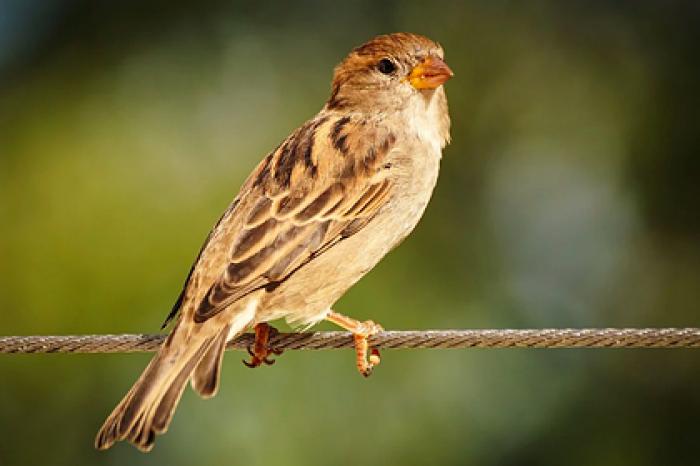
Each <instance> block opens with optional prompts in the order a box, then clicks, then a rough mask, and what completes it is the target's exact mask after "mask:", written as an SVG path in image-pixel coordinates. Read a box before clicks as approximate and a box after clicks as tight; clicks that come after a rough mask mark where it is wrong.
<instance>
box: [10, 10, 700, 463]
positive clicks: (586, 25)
mask: <svg viewBox="0 0 700 466" xmlns="http://www.w3.org/2000/svg"><path fill="white" fill-rule="evenodd" d="M261 3H262V2H260V4H259V3H258V2H223V1H209V0H200V1H198V2H184V1H183V2H173V1H167V2H166V1H139V2H137V1H124V2H104V1H97V2H95V1H87V0H85V1H77V0H76V1H58V0H51V1H49V0H32V1H30V0H9V1H8V0H2V1H0V225H2V228H1V232H0V316H1V317H2V320H1V322H2V323H1V324H0V334H4V335H22V334H66V333H120V332H154V331H157V330H158V328H159V325H160V324H161V322H162V320H163V318H164V317H165V315H166V314H167V313H168V311H169V308H170V306H171V305H172V303H173V301H174V300H175V298H176V296H177V294H178V292H179V289H180V285H181V282H182V280H183V278H184V276H185V274H186V272H187V271H188V269H189V266H190V264H191V261H192V260H193V258H194V256H195V254H196V252H197V251H198V248H199V246H200V245H201V242H202V241H203V239H204V237H205V236H206V234H207V232H208V230H209V228H210V227H211V225H212V224H213V223H214V221H215V220H216V219H217V218H218V216H219V214H220V213H221V211H222V210H223V209H224V208H225V207H226V205H227V204H228V202H229V201H230V200H231V199H232V198H233V196H234V195H235V193H236V192H237V189H238V187H239V185H240V183H241V182H242V180H243V179H244V177H245V176H246V175H247V173H248V172H249V171H250V170H251V169H252V168H253V167H254V165H255V164H256V163H257V161H258V160H259V159H260V158H261V157H262V156H263V155H264V154H265V153H267V152H268V151H269V150H270V149H272V148H273V147H275V146H276V145H277V143H279V141H280V140H281V139H283V138H284V137H285V136H286V135H287V134H288V133H289V132H290V131H291V130H292V129H294V128H295V127H296V126H297V125H299V124H301V123H302V122H303V121H304V120H306V119H307V118H309V117H311V116H312V115H314V114H315V112H316V111H318V109H319V108H320V107H321V105H322V103H323V102H324V101H325V99H326V98H327V96H328V93H329V82H330V77H331V70H332V67H333V66H334V65H335V64H336V63H337V62H338V61H339V60H341V59H342V58H343V56H344V55H345V54H346V53H347V52H348V51H349V50H350V49H351V48H352V47H353V46H355V45H358V44H360V43H362V42H364V41H365V40H367V39H369V38H370V37H372V36H374V35H376V34H379V33H385V32H392V31H413V32H419V33H423V34H426V35H428V36H430V37H431V38H433V39H435V40H438V41H440V42H441V43H442V45H443V46H444V48H445V50H446V57H447V61H448V63H449V64H450V66H451V67H452V69H453V70H454V71H455V74H456V77H455V79H453V80H452V81H450V82H449V83H448V84H447V91H448V96H449V101H450V108H451V115H452V121H453V126H452V139H453V143H452V145H450V146H449V147H448V148H447V150H446V151H445V154H444V158H443V165H442V167H443V168H442V173H441V179H440V182H439V183H438V187H437V190H436V192H435V195H434V197H433V201H432V202H431V205H430V207H429V208H428V211H427V213H426V216H425V218H424V221H423V222H422V223H421V224H420V225H419V227H418V228H417V230H416V232H415V234H414V235H413V236H412V237H411V238H410V239H409V240H408V241H407V242H406V243H404V245H402V247H400V248H399V249H398V250H397V251H395V252H394V253H392V254H391V255H390V256H389V257H388V258H387V259H386V260H384V261H383V262H382V263H381V264H380V265H379V266H378V267H377V268H376V269H375V270H374V271H373V272H372V273H371V274H369V275H368V276H367V277H366V278H365V279H364V280H362V281H361V282H360V283H359V284H358V285H357V286H356V287H355V288H353V289H352V290H351V291H350V292H349V293H348V294H347V296H345V297H344V298H343V299H342V301H341V302H340V303H339V304H338V305H337V306H336V308H337V310H339V311H341V312H344V313H347V314H350V315H352V316H354V317H356V318H360V319H365V318H372V319H375V320H377V321H379V322H381V323H382V324H384V326H385V327H387V328H390V329H411V328H481V327H490V328H499V327H500V328H506V327H515V328H520V327H559V326H570V327H579V326H581V327H583V326H586V327H603V326H637V327H643V326H700V313H698V303H700V287H699V285H700V215H699V212H700V209H699V208H698V204H699V200H700V177H699V176H700V154H699V153H698V151H699V149H700V123H699V122H700V88H699V86H698V82H700V61H699V60H698V55H697V47H698V44H700V27H698V24H700V7H699V6H698V5H699V4H698V2H691V1H688V2H665V1H661V0H659V1H635V2H632V1H620V2H605V3H604V2H588V1H569V2H556V1H551V2H542V1H535V2H514V1H486V0H484V1H474V2H464V3H461V2H441V1H433V2H430V3H428V2H419V1H408V0H404V1H387V2H381V3H379V2H372V1H364V2H353V1H348V2H343V3H330V2H328V3H326V2H311V1H308V2H296V3H292V2H279V3H273V2H265V3H264V4H261ZM319 327H320V328H332V327H331V326H319ZM281 328H284V327H281ZM242 357H243V355H242V353H233V352H231V353H229V354H228V356H227V358H226V363H225V369H224V375H223V386H222V389H221V391H220V392H219V395H218V396H217V397H216V398H214V399H213V400H210V401H207V402H204V401H202V400H200V399H199V398H197V397H196V396H195V395H194V394H193V393H192V392H191V391H190V390H188V391H187V393H186V394H185V396H184V398H183V401H182V403H181V406H180V409H179V410H178V412H177V414H176V416H175V419H174V422H173V424H172V426H171V429H170V431H169V432H168V434H167V435H166V436H164V437H161V438H160V439H159V441H158V442H157V444H156V448H155V450H154V451H153V452H152V453H150V454H149V455H142V454H140V453H139V452H137V451H136V450H135V449H133V448H131V447H130V446H127V445H124V444H120V445H118V446H117V447H115V448H113V449H112V450H110V451H108V452H96V451H94V450H93V449H92V440H93V436H94V434H95V432H96V430H97V428H98V427H99V426H100V424H101V423H102V421H103V419H104V417H105V416H106V415H107V414H108V413H109V411H110V410H111V409H112V407H113V406H114V405H115V404H116V402H117V401H118V400H119V399H120V398H121V396H122V395H123V394H124V393H125V391H126V390H127V389H128V388H129V386H130V385H131V384H132V382H133V381H134V380H135V379H136V377H137V376H138V374H139V373H140V371H141V370H142V369H143V367H144V366H145V364H146V362H147V360H148V359H149V356H148V355H79V356H78V355H76V356H70V355H47V356H20V355H14V356H0V464H1V465H3V466H5V465H15V464H51V465H78V464H113V465H122V464H134V465H137V464H173V465H185V464H201V465H220V464H247V465H267V464H285V465H287V464H289V465H297V464H298V465H328V464H338V465H355V464H366V465H387V464H401V465H414V464H415V465H424V464H455V465H535V464H537V465H561V464H567V465H655V466H656V465H661V464H663V465H688V464H692V463H696V462H697V457H696V453H697V439H698V434H700V425H699V424H698V416H700V354H698V353H697V350H696V351H691V350H669V351H665V350H582V351H574V350H556V351H554V350H471V351H387V352H385V354H384V362H383V364H382V366H381V367H379V368H378V369H377V370H376V371H375V374H374V375H373V376H372V377H371V378H370V379H369V380H364V379H363V378H362V377H360V376H359V375H358V374H357V373H356V371H355V369H354V364H353V356H352V353H351V352H349V351H334V352H318V353H316V352H314V353H312V352H289V353H287V354H285V355H284V356H283V357H281V358H280V360H279V362H278V363H277V364H276V365H275V366H274V367H272V368H263V369H258V370H255V371H251V370H249V369H247V368H245V367H243V365H242V364H241V363H240V359H241V358H242Z"/></svg>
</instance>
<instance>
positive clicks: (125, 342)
mask: <svg viewBox="0 0 700 466" xmlns="http://www.w3.org/2000/svg"><path fill="white" fill-rule="evenodd" d="M165 337H166V336H165V335H158V334H120V335H52V336H6V337H0V354H3V353H5V354H39V353H135V352H148V351H155V350H156V349H158V347H159V346H160V345H161V344H162V343H163V340H165ZM252 343H253V335H252V334H249V333H246V334H243V335H240V336H239V337H238V338H236V339H234V340H232V341H230V342H229V343H228V349H239V350H242V349H246V348H247V347H248V346H249V345H251V344H252ZM369 344H370V345H372V346H375V347H377V348H379V349H405V348H411V349H417V348H436V349H457V348H700V328H601V329H571V328H565V329H522V330H520V329H519V330H513V329H498V330H496V329H479V330H401V331H399V330H393V331H386V332H381V333H379V334H377V335H374V336H372V337H370V339H369ZM353 345H354V343H353V338H352V334H350V333H348V332H301V333H276V334H274V335H272V336H271V338H270V347H271V348H274V349H280V350H302V349H303V350H323V349H340V348H352V347H353Z"/></svg>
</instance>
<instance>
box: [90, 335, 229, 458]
mask: <svg viewBox="0 0 700 466" xmlns="http://www.w3.org/2000/svg"><path fill="white" fill-rule="evenodd" d="M175 332H177V329H175V330H174V331H173V334H171V335H170V337H169V338H168V339H167V340H166V342H165V343H164V344H163V346H162V347H161V349H160V350H159V351H158V353H157V354H156V356H154V358H153V359H152V360H151V362H150V363H149V364H148V366H147V367H146V369H145V370H144V371H143V374H141V377H139V379H138V380H137V381H136V383H135V384H134V386H133V387H132V388H131V390H129V392H128V393H127V394H126V396H124V398H123V399H122V401H121V402H120V403H119V404H118V405H117V407H116V408H114V410H113V411H112V414H110V415H109V417H108V418H107V420H106V421H105V423H104V424H103V425H102V428H101V429H100V431H99V432H98V433H97V437H96V438H95V447H96V448H98V449H100V450H104V449H107V448H109V447H111V446H112V445H113V444H114V443H115V442H117V441H120V440H128V441H129V442H131V443H133V444H134V445H135V446H136V447H137V448H139V449H140V450H142V451H149V450H150V449H151V448H153V442H154V440H155V436H156V434H161V433H163V432H165V431H166V430H167V428H168V424H170V420H171V419H172V416H173V413H174V411H175V407H176V406H177V403H178V401H180V397H181V396H182V392H183V391H184V389H185V386H186V385H187V382H188V380H189V379H190V377H191V375H192V372H193V371H194V370H195V368H196V367H197V364H199V362H200V360H201V359H202V358H203V357H204V355H205V354H206V353H207V351H208V350H209V348H210V346H211V344H212V342H213V341H214V340H218V336H217V337H214V338H208V339H202V340H199V341H196V342H195V341H190V342H187V344H180V345H177V346H178V348H174V345H172V344H171V343H172V337H173V335H174V334H175ZM183 348H184V350H183Z"/></svg>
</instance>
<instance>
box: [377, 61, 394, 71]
mask: <svg viewBox="0 0 700 466" xmlns="http://www.w3.org/2000/svg"><path fill="white" fill-rule="evenodd" d="M377 68H378V69H379V71H380V72H381V73H384V74H391V73H393V72H394V71H396V65H394V62H393V61H391V60H389V59H388V58H382V59H381V60H379V64H378V65H377Z"/></svg>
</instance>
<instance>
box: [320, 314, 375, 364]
mask: <svg viewBox="0 0 700 466" xmlns="http://www.w3.org/2000/svg"><path fill="white" fill-rule="evenodd" d="M326 319H327V320H329V321H331V322H333V323H334V324H336V325H339V326H340V327H342V328H344V329H345V330H348V331H350V332H352V334H353V339H354V341H355V356H356V361H357V370H358V371H359V372H360V374H362V375H363V376H365V377H369V376H370V375H371V374H372V370H373V369H374V367H375V366H377V365H378V364H379V363H380V362H381V357H380V355H379V350H378V349H377V348H374V347H372V348H370V346H369V343H368V342H367V340H368V338H369V337H371V336H372V335H376V334H377V333H379V332H382V331H384V328H383V327H382V326H381V325H379V324H377V323H375V322H373V321H371V320H366V321H364V322H361V321H358V320H355V319H352V318H350V317H348V316H344V315H342V314H338V313H337V312H333V311H330V312H329V313H328V314H327V315H326Z"/></svg>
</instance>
